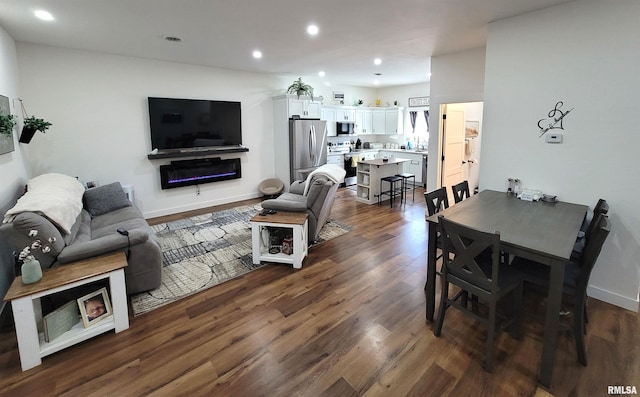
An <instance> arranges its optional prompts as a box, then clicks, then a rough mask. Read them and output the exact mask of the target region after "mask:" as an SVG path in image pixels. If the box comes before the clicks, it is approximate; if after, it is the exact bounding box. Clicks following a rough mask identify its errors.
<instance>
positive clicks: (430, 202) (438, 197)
mask: <svg viewBox="0 0 640 397" xmlns="http://www.w3.org/2000/svg"><path fill="white" fill-rule="evenodd" d="M424 199H425V200H426V201H427V212H428V213H429V216H431V215H434V214H437V213H438V212H440V211H442V210H444V209H446V208H449V198H448V197H447V188H446V187H444V186H443V187H441V188H440V189H436V190H433V191H431V192H428V193H425V194H424Z"/></svg>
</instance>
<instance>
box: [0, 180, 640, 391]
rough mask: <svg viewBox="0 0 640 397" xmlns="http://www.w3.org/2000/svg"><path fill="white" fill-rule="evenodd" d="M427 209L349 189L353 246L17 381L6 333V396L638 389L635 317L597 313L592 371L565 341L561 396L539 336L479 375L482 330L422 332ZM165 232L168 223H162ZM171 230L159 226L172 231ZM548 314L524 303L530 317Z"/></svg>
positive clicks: (340, 202) (169, 314)
mask: <svg viewBox="0 0 640 397" xmlns="http://www.w3.org/2000/svg"><path fill="white" fill-rule="evenodd" d="M424 207H425V205H424V199H423V197H422V194H421V192H420V191H419V192H418V194H417V195H416V201H415V203H412V202H411V200H409V203H408V204H407V205H404V206H394V208H393V209H390V208H389V207H388V206H385V207H377V206H369V205H364V204H359V203H356V202H355V193H354V192H353V191H351V190H345V189H340V190H339V191H338V197H337V199H336V203H335V206H334V209H333V212H332V218H334V219H336V220H339V221H341V222H344V223H347V224H349V225H351V226H353V231H351V232H349V233H348V234H346V235H344V236H342V237H339V238H336V239H334V240H331V241H328V242H326V243H323V244H321V245H317V246H315V247H313V248H311V249H310V252H309V256H308V257H307V258H306V260H305V262H304V266H303V268H302V269H301V270H293V269H292V268H291V267H290V266H285V265H277V264H273V265H268V266H264V267H262V268H260V269H258V270H256V271H253V272H251V273H249V274H247V275H245V276H243V277H241V278H238V279H235V280H232V281H229V282H227V283H224V284H222V285H219V286H216V287H214V288H211V289H209V290H208V291H205V292H202V293H199V294H197V295H194V296H192V297H189V298H186V299H183V300H180V301H178V302H176V303H174V304H171V305H168V306H166V307H163V308H160V309H157V310H155V311H152V312H150V313H148V314H145V315H142V316H140V317H136V318H131V327H130V328H129V330H127V331H125V332H122V333H120V334H114V333H107V334H104V335H101V336H98V337H96V338H94V339H92V340H89V341H87V342H84V343H82V344H80V345H77V346H74V347H72V348H69V349H67V350H64V351H61V352H59V353H56V354H54V355H52V356H49V357H45V358H44V360H43V364H42V365H41V366H39V367H37V368H34V369H31V370H29V371H27V372H21V370H20V361H19V356H18V351H17V347H16V339H15V333H14V332H13V331H12V330H10V329H9V330H6V329H5V330H4V331H2V332H1V333H0V338H1V339H0V393H1V394H2V395H11V396H46V395H68V396H79V395H82V396H93V395H95V396H106V395H113V396H140V395H157V396H174V395H215V396H394V397H395V396H511V395H514V396H515V395H520V396H533V395H555V396H590V395H593V396H603V395H607V391H608V389H607V386H609V385H628V386H636V388H640V317H639V316H638V315H637V314H635V313H631V312H629V311H625V310H623V309H620V308H616V307H614V306H611V305H608V304H605V303H603V302H599V301H595V300H592V301H591V302H590V306H589V310H590V311H589V316H590V323H589V333H588V337H587V347H588V358H589V366H588V367H582V366H581V365H580V364H579V363H578V362H577V359H576V354H575V348H574V346H573V341H572V338H571V337H570V334H569V333H563V334H562V335H560V339H559V343H558V351H557V354H556V363H555V367H554V371H553V386H552V388H551V389H544V388H542V387H540V386H539V385H538V384H537V382H536V373H537V370H538V362H539V359H540V353H541V351H542V345H541V342H542V336H543V334H542V325H541V324H539V323H538V322H536V321H534V320H532V319H531V318H530V317H528V318H526V319H525V322H524V331H525V332H524V336H523V338H522V339H521V340H520V341H517V340H514V339H512V338H511V337H510V336H509V335H508V334H502V335H501V336H500V338H499V340H498V342H497V343H496V347H495V363H494V371H493V373H491V374H489V373H486V372H485V371H484V370H483V369H482V365H481V362H482V357H483V353H484V340H485V336H484V335H485V330H484V328H483V327H482V326H481V325H479V324H477V323H475V322H474V321H473V320H472V319H469V318H468V317H464V316H462V315H461V314H460V313H458V312H457V311H455V310H451V311H450V314H448V316H447V319H446V322H445V324H444V327H443V331H442V336H441V337H440V338H436V337H434V336H433V324H432V323H430V322H426V321H425V319H424V317H425V316H424V301H425V297H424V292H423V286H424V283H425V277H426V270H425V261H426V259H425V258H426V243H425V242H426V224H425V221H424ZM165 219H167V218H165ZM165 219H163V220H165ZM540 302H541V301H540V300H539V299H536V298H531V299H527V309H528V311H529V312H539V311H540V310H541V309H542V308H541V303H540Z"/></svg>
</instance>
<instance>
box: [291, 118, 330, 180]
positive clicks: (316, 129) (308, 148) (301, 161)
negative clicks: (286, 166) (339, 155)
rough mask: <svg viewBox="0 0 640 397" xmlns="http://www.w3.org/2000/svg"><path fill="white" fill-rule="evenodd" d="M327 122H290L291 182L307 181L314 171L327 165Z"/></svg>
mask: <svg viewBox="0 0 640 397" xmlns="http://www.w3.org/2000/svg"><path fill="white" fill-rule="evenodd" d="M326 127H327V122H326V121H324V120H310V119H300V120H289V150H290V153H289V160H290V164H291V181H295V180H297V179H298V180H305V179H306V178H307V175H309V174H310V173H311V172H312V171H313V170H315V169H316V168H318V167H320V166H321V165H324V164H326V163H327V129H326Z"/></svg>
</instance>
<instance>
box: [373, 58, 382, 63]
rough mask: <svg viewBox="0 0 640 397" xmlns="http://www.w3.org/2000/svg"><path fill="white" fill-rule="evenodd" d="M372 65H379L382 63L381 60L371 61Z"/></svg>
mask: <svg viewBox="0 0 640 397" xmlns="http://www.w3.org/2000/svg"><path fill="white" fill-rule="evenodd" d="M373 63H374V64H376V65H380V64H381V63H382V59H380V58H376V59H374V60H373Z"/></svg>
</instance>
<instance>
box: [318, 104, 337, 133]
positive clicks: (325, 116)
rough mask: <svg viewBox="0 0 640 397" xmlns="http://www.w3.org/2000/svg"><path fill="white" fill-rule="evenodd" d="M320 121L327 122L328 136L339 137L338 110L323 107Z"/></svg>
mask: <svg viewBox="0 0 640 397" xmlns="http://www.w3.org/2000/svg"><path fill="white" fill-rule="evenodd" d="M320 119H322V120H326V121H327V136H338V132H337V131H336V109H334V108H328V107H323V108H322V115H321V117H320Z"/></svg>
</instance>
